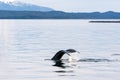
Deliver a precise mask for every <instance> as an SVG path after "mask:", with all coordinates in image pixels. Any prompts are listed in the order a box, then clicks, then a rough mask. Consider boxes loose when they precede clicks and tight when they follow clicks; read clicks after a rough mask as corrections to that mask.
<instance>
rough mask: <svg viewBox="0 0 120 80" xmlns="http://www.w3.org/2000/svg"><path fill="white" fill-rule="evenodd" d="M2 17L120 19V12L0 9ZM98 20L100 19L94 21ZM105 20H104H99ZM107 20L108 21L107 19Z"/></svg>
mask: <svg viewBox="0 0 120 80" xmlns="http://www.w3.org/2000/svg"><path fill="white" fill-rule="evenodd" d="M0 19H86V20H87V19H120V13H119V12H110V11H108V12H104V13H100V12H91V13H69V12H62V11H49V12H40V11H4V10H0ZM93 22H98V21H93ZM99 22H104V21H99ZM105 22H107V21H105ZM108 22H109V21H108ZM117 23H118V22H117Z"/></svg>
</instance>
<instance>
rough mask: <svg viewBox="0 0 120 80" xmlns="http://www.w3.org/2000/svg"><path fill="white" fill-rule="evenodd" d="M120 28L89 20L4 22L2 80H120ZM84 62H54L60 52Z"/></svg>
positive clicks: (0, 51)
mask: <svg viewBox="0 0 120 80" xmlns="http://www.w3.org/2000/svg"><path fill="white" fill-rule="evenodd" d="M119 35H120V27H119V24H115V23H114V24H112V23H111V24H109V23H106V24H103V23H101V24H97V23H95V24H92V23H89V22H88V21H87V20H86V21H85V20H0V80H80V79H81V80H89V79H91V80H119V79H120V78H119V74H120V56H119V53H120V36H119ZM68 48H73V49H76V50H78V51H80V60H79V61H78V62H73V63H69V62H67V61H56V62H54V61H52V60H46V59H51V58H52V57H53V55H54V54H55V53H56V52H57V51H59V50H66V49H68Z"/></svg>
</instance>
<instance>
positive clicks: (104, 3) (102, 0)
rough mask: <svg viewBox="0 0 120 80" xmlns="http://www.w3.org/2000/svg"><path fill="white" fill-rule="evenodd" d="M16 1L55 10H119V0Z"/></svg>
mask: <svg viewBox="0 0 120 80" xmlns="http://www.w3.org/2000/svg"><path fill="white" fill-rule="evenodd" d="M4 1H5V0H4ZM7 1H8V0H7ZM12 1H13V0H12ZM16 1H23V2H27V3H33V4H37V5H41V6H46V7H51V8H53V9H55V10H63V11H70V12H92V11H101V12H104V11H119V12H120V0H16Z"/></svg>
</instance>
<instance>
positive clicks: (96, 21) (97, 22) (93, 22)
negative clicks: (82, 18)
mask: <svg viewBox="0 0 120 80" xmlns="http://www.w3.org/2000/svg"><path fill="white" fill-rule="evenodd" d="M89 22H90V23H120V21H89Z"/></svg>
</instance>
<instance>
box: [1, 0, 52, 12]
mask: <svg viewBox="0 0 120 80" xmlns="http://www.w3.org/2000/svg"><path fill="white" fill-rule="evenodd" d="M0 10H11V11H42V12H48V11H54V10H53V9H52V8H48V7H43V6H38V5H34V4H28V3H22V2H18V1H12V2H3V1H0Z"/></svg>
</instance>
